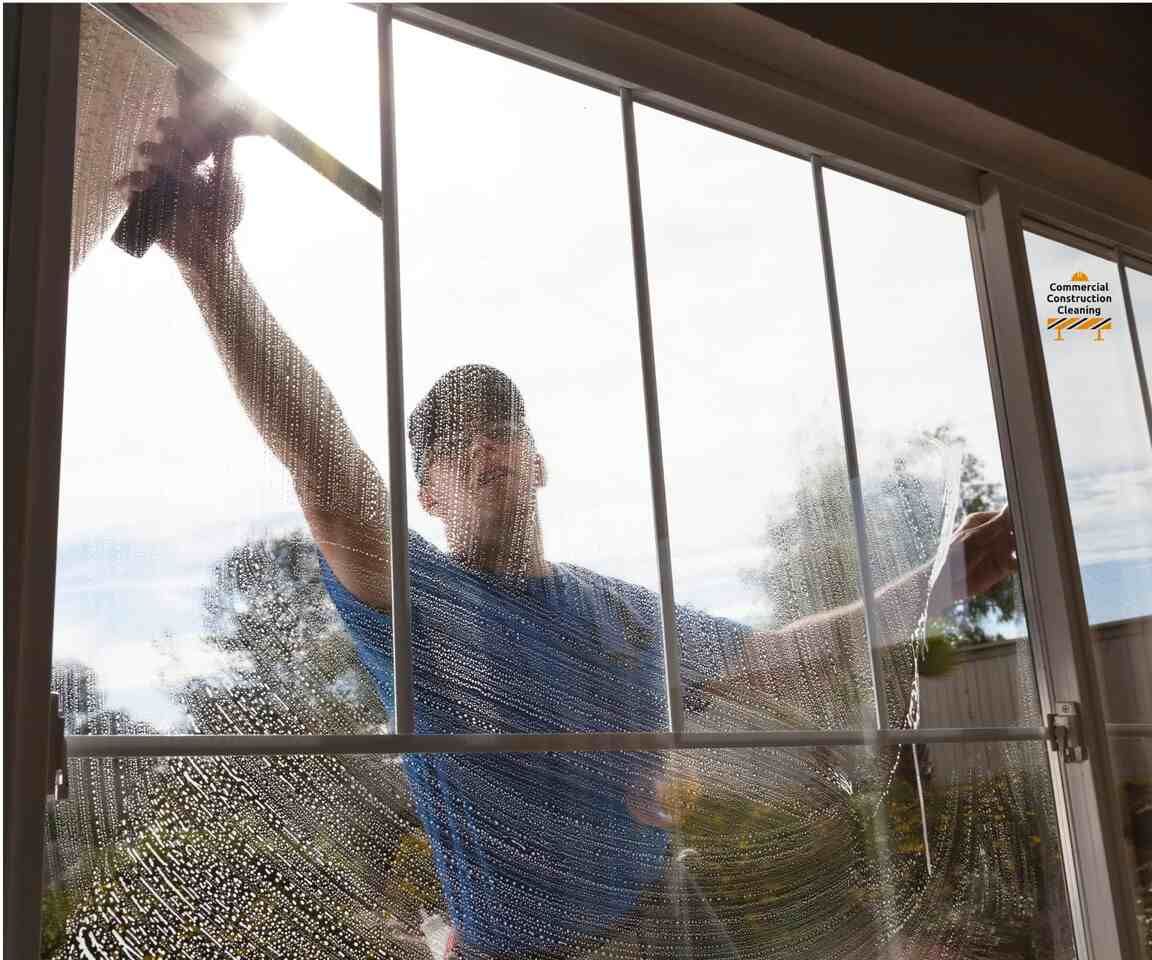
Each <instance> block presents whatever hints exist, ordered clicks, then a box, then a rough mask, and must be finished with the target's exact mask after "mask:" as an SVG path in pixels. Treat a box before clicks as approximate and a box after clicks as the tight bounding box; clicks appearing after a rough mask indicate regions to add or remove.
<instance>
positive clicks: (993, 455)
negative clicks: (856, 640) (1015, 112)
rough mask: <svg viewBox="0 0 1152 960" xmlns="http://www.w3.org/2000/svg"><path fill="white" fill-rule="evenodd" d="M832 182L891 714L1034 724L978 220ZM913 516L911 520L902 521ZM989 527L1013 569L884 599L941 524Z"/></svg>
mask: <svg viewBox="0 0 1152 960" xmlns="http://www.w3.org/2000/svg"><path fill="white" fill-rule="evenodd" d="M824 176H825V184H826V191H827V198H828V214H829V221H830V230H831V235H832V251H833V256H834V257H835V264H836V284H837V291H838V293H839V299H840V316H841V324H842V328H843V331H844V350H845V355H846V360H847V367H848V380H849V386H850V389H851V392H852V413H853V418H854V421H855V426H856V442H857V449H858V452H859V458H860V471H861V485H862V489H863V491H864V499H865V504H866V512H867V514H868V530H869V541H870V543H869V546H870V550H871V553H872V556H873V564H872V567H873V569H872V576H873V580H874V582H875V583H876V585H877V587H878V592H879V595H880V599H879V602H878V603H877V611H878V617H877V619H878V628H879V642H880V644H881V645H882V649H883V650H884V651H885V659H886V662H890V663H891V664H892V667H893V668H894V669H892V671H891V675H888V676H886V677H885V680H886V682H887V684H888V686H889V687H890V690H889V697H890V700H891V701H893V702H892V703H890V715H891V720H892V722H893V723H894V724H898V723H900V722H901V720H903V717H902V716H900V715H899V714H898V713H897V711H898V710H899V709H900V708H903V707H905V706H908V705H910V706H911V707H912V710H913V711H914V714H913V715H915V713H916V712H918V715H919V723H920V724H921V725H923V726H927V727H968V726H979V725H982V724H1003V723H1017V722H1018V723H1025V724H1030V725H1034V724H1037V723H1039V719H1038V717H1039V714H1038V707H1037V700H1036V688H1035V679H1034V674H1033V669H1032V663H1031V655H1030V644H1029V642H1028V635H1027V626H1026V622H1025V617H1024V605H1023V598H1022V595H1021V591H1020V585H1019V580H1018V577H1017V576H1016V575H1015V574H1014V573H1012V572H1011V561H1012V540H1011V536H1012V532H1011V531H1012V523H1011V517H1010V515H1005V516H1004V517H1002V518H1000V519H992V518H991V517H990V515H991V514H993V512H994V511H1000V510H1001V509H1003V508H1005V506H1006V504H1007V498H1006V494H1005V489H1004V469H1003V465H1002V463H1001V460H1000V442H999V437H998V434H997V430H996V421H995V415H994V412H993V408H992V391H991V387H990V383H989V378H988V365H987V359H986V354H985V347H984V336H983V331H982V328H981V323H980V312H979V308H978V305H977V302H976V286H975V283H974V281H973V274H972V261H971V255H970V252H969V245H968V231H967V223H966V222H965V218H964V217H963V215H961V214H958V213H954V212H952V211H950V210H944V209H942V208H940V207H936V206H933V205H931V204H928V203H924V202H922V201H919V200H915V199H913V198H911V197H907V196H904V195H903V194H899V193H896V192H895V191H892V190H886V189H883V188H882V187H878V186H875V185H873V184H870V183H867V182H865V181H863V180H859V179H857V178H855V177H850V176H846V175H844V174H841V173H836V172H835V171H826V172H825V175H824ZM957 494H958V496H957ZM903 511H910V515H909V516H910V519H909V521H908V522H907V523H901V522H899V521H897V520H895V519H894V518H897V517H899V516H900V515H901V513H902V512H903ZM969 515H975V517H974V519H973V520H967V521H965V519H964V518H965V517H968V516H969ZM981 518H982V519H983V520H986V521H989V520H990V521H991V522H992V523H993V524H995V525H998V527H999V528H1001V529H1000V531H999V533H998V534H997V536H998V538H999V539H998V541H997V542H998V543H1000V549H999V553H1000V554H1001V555H1002V558H1003V559H1005V560H1007V561H1008V564H1009V565H1008V567H1006V568H1003V569H1000V570H998V571H997V572H996V573H995V574H993V575H991V576H984V575H983V571H982V570H981V571H973V573H974V574H975V576H974V577H973V579H972V581H971V582H967V583H963V584H961V585H959V587H958V588H957V589H954V590H953V591H952V594H951V596H950V597H945V596H944V591H945V589H947V588H950V587H952V584H951V583H949V582H945V581H947V580H948V579H949V578H948V574H947V573H942V574H941V575H940V579H938V581H937V592H936V594H934V596H933V597H932V602H931V603H929V602H928V601H929V597H928V595H927V592H926V591H924V592H922V593H918V594H917V595H916V596H917V599H918V601H919V602H918V603H917V604H916V605H912V604H907V603H905V604H900V603H898V602H891V601H889V600H888V599H887V593H886V591H885V590H884V587H883V586H882V585H883V584H885V583H888V582H891V581H893V580H894V579H898V578H899V577H900V576H902V575H907V574H908V573H909V572H911V571H918V570H919V571H924V570H925V569H926V568H928V567H930V566H931V565H932V564H933V562H934V561H935V560H936V559H937V557H938V556H939V549H938V548H939V545H940V543H941V536H940V530H939V527H937V528H936V529H932V528H930V527H928V526H927V524H928V523H932V522H935V523H940V522H943V523H944V524H945V528H946V530H947V531H949V536H950V533H951V531H952V530H954V529H955V528H956V527H958V526H959V525H960V524H961V523H962V522H968V523H972V522H975V520H976V519H981ZM948 539H949V537H945V538H944V541H945V543H946V542H947V540H948ZM956 559H960V558H956ZM956 566H957V568H960V567H962V566H963V564H961V563H957V564H956ZM938 601H939V602H938ZM948 601H950V602H948ZM925 616H926V620H925V622H924V623H923V624H921V623H920V619H921V617H925ZM917 652H919V654H920V656H919V658H918V661H919V662H918V664H917V666H918V667H919V672H920V673H921V676H920V684H919V697H918V698H917V699H916V700H914V701H911V702H910V698H909V696H908V691H907V690H906V689H904V687H905V685H906V680H905V678H906V677H908V676H910V675H911V674H912V672H913V664H912V662H911V661H912V660H913V659H914V658H915V657H916V654H917Z"/></svg>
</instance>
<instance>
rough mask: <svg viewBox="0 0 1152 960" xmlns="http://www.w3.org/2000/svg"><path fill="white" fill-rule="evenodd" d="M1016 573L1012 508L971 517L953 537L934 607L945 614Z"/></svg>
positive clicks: (936, 589)
mask: <svg viewBox="0 0 1152 960" xmlns="http://www.w3.org/2000/svg"><path fill="white" fill-rule="evenodd" d="M1015 570H1016V535H1015V533H1014V531H1013V529H1012V514H1011V513H1009V512H1008V508H1007V507H1004V509H1002V510H999V511H995V510H985V511H979V512H977V513H970V514H968V516H966V517H965V518H964V522H963V523H961V524H960V526H959V527H957V528H956V530H955V531H953V533H952V541H951V543H949V545H948V556H947V559H946V560H945V561H944V568H943V569H942V570H941V571H940V577H939V579H938V580H937V581H936V586H935V589H934V590H933V591H932V601H933V602H932V604H931V607H932V608H934V609H935V610H938V611H939V610H943V609H945V608H947V607H950V606H952V605H953V604H955V603H960V602H961V601H963V600H967V599H968V598H969V597H974V596H978V595H979V594H981V593H985V592H987V591H988V590H991V589H992V588H993V587H994V586H996V585H997V584H998V583H1000V582H1001V581H1003V580H1005V579H1007V578H1008V577H1009V576H1011V575H1012V573H1013V572H1014V571H1015Z"/></svg>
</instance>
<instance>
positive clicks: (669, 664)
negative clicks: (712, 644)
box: [620, 88, 684, 734]
mask: <svg viewBox="0 0 1152 960" xmlns="http://www.w3.org/2000/svg"><path fill="white" fill-rule="evenodd" d="M620 110H621V114H622V118H623V122H624V163H625V166H626V168H627V175H628V211H629V215H630V219H631V224H632V268H633V272H634V274H635V278H636V319H637V322H638V326H639V334H640V371H641V376H642V377H643V381H644V413H645V424H646V426H647V430H648V467H649V472H650V474H651V479H652V519H653V525H654V527H655V532H656V563H657V566H658V568H659V573H660V612H661V620H662V630H661V633H662V634H663V637H664V684H665V694H666V697H667V701H666V702H667V705H668V729H669V730H671V731H672V732H673V733H675V734H679V733H682V732H683V731H684V692H683V688H682V687H681V685H680V635H679V629H678V627H677V623H676V597H675V593H674V591H673V585H672V551H671V547H670V545H669V540H668V496H667V488H666V485H665V479H664V451H663V446H662V443H661V439H660V406H659V402H658V397H657V391H656V350H655V346H654V344H653V340H652V304H651V301H650V299H649V296H648V255H647V249H646V247H645V244H644V209H643V205H642V204H641V200H640V165H639V160H638V157H637V153H636V119H635V114H634V111H633V107H632V91H631V90H628V89H626V88H622V89H621V90H620Z"/></svg>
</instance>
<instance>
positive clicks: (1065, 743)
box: [1048, 700, 1087, 763]
mask: <svg viewBox="0 0 1152 960" xmlns="http://www.w3.org/2000/svg"><path fill="white" fill-rule="evenodd" d="M1052 706H1053V707H1054V708H1055V710H1056V712H1055V713H1050V714H1048V746H1050V747H1051V748H1052V749H1053V750H1055V751H1056V752H1058V753H1059V754H1060V757H1061V759H1063V761H1064V762H1065V763H1083V762H1084V760H1085V759H1086V758H1087V753H1086V751H1085V750H1084V738H1083V734H1082V731H1081V729H1080V704H1078V703H1077V702H1076V701H1075V700H1068V701H1061V702H1058V703H1054V704H1053V705H1052Z"/></svg>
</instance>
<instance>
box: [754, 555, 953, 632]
mask: <svg viewBox="0 0 1152 960" xmlns="http://www.w3.org/2000/svg"><path fill="white" fill-rule="evenodd" d="M931 573H932V565H931V564H930V563H927V564H924V565H922V566H919V567H916V568H915V569H913V570H911V571H909V572H908V573H906V574H904V576H902V577H899V578H897V579H896V580H893V581H892V582H891V583H886V584H884V585H883V586H881V587H880V588H878V589H877V590H876V591H875V601H876V605H877V606H883V605H885V604H888V603H892V602H894V601H901V600H905V599H911V598H916V599H917V602H921V601H922V602H925V603H926V604H927V615H928V618H929V619H931V618H932V617H935V616H939V615H940V614H941V613H942V612H943V611H944V609H945V608H946V607H947V606H948V603H947V601H946V599H945V597H944V595H943V593H942V591H940V590H933V592H932V595H931V596H929V595H928V579H929V577H930V576H931ZM863 623H864V602H863V600H856V601H853V602H852V603H848V604H844V605H843V606H840V607H834V608H833V609H831V610H824V611H822V612H820V613H814V614H812V615H811V616H807V617H803V618H802V619H800V620H795V621H793V622H792V623H789V624H787V625H786V626H784V627H782V628H781V629H780V630H779V631H777V632H778V633H784V634H787V633H803V632H807V631H809V630H812V629H818V628H821V627H843V626H846V625H849V624H861V625H862V624H863Z"/></svg>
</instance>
